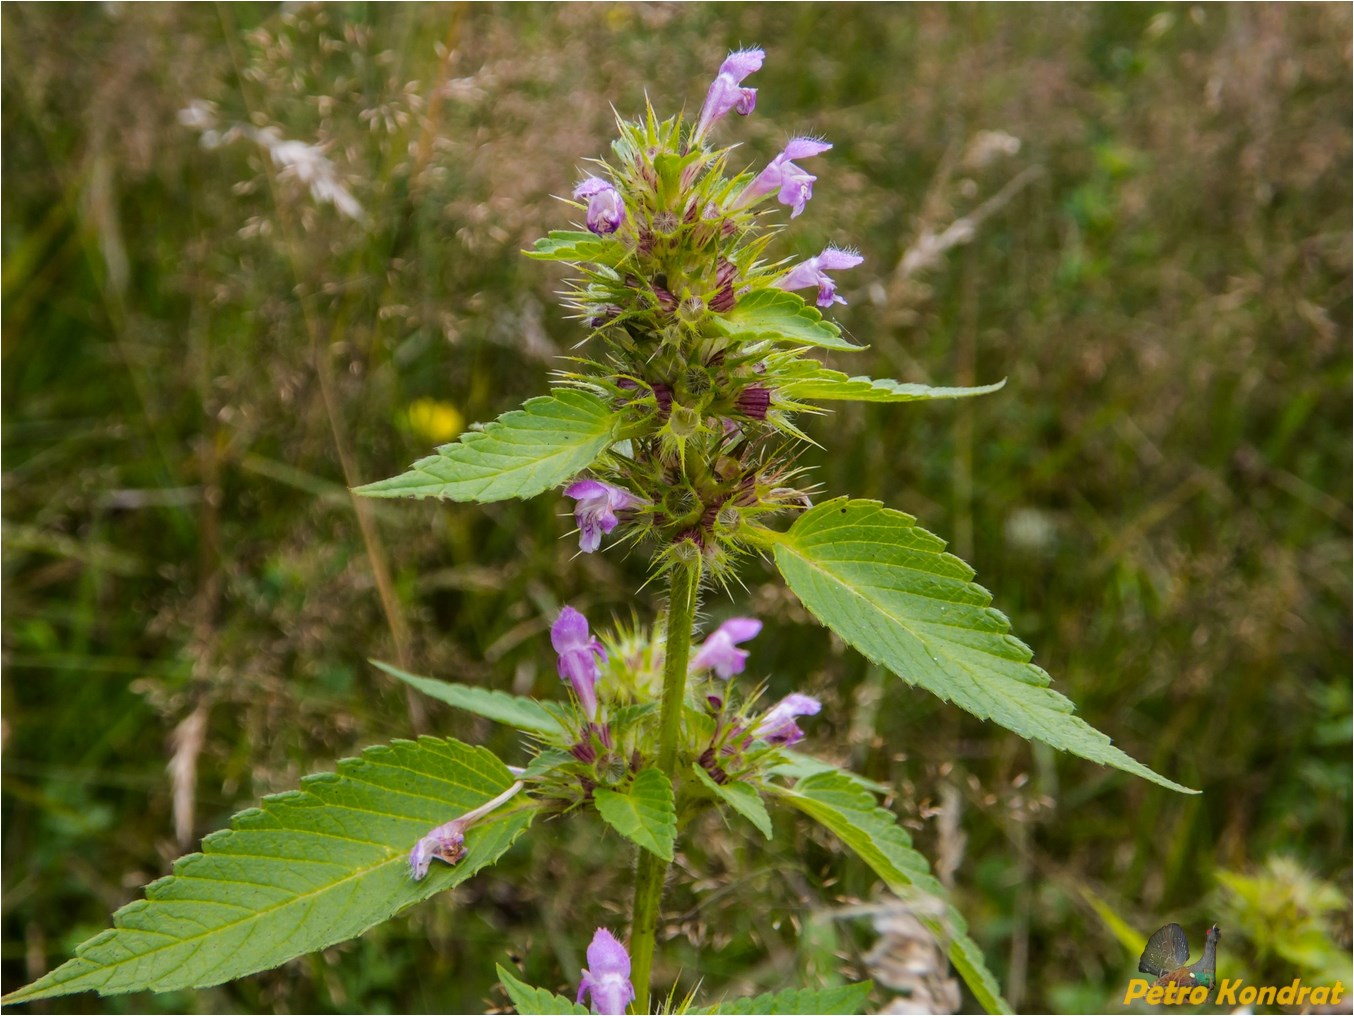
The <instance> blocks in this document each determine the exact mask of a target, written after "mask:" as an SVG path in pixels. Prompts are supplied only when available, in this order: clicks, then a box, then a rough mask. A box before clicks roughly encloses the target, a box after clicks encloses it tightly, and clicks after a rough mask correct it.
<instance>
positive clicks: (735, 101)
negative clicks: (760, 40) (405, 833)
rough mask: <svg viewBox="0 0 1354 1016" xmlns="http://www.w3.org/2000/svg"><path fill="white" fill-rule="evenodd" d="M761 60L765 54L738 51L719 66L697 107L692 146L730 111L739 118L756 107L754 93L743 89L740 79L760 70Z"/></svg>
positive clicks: (755, 90) (758, 50)
mask: <svg viewBox="0 0 1354 1016" xmlns="http://www.w3.org/2000/svg"><path fill="white" fill-rule="evenodd" d="M765 58H766V54H765V53H763V52H762V51H761V50H760V49H740V50H738V51H736V52H733V53H730V54H729V55H728V57H727V58H726V59H725V61H724V62H723V63H722V64H720V67H719V74H717V75H716V76H715V80H714V81H712V82H710V90H709V91H708V92H706V93H705V105H704V106H702V107H701V115H700V119H699V120H698V121H696V130H695V133H693V134H692V135H691V143H692V144H695V143H696V142H698V141H700V139H701V138H703V137H704V136H705V132H706V131H707V130H709V129H710V126H711V125H712V124H713V123H714V122H715V121H716V120H719V119H721V118H722V117H724V116H726V115H728V113H729V111H730V110H736V111H737V112H738V113H740V114H741V115H743V116H747V115H748V114H749V113H751V112H752V110H753V109H754V108H755V107H756V105H757V89H755V88H743V87H742V84H743V79H744V78H745V77H747V76H748V75H749V74H751V73H752V72H753V71H758V70H761V67H762V60H764V59H765Z"/></svg>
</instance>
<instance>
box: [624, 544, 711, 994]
mask: <svg viewBox="0 0 1354 1016" xmlns="http://www.w3.org/2000/svg"><path fill="white" fill-rule="evenodd" d="M700 573H701V566H700V557H699V555H697V557H696V560H695V561H694V562H693V563H691V564H685V563H678V564H676V565H674V566H673V569H672V579H671V585H670V587H669V594H668V623H667V631H666V633H665V635H664V648H663V699H662V706H661V711H660V712H659V719H658V768H659V769H660V770H661V771H662V772H663V775H665V776H667V777H668V779H672V775H673V769H674V767H675V764H676V759H677V733H678V731H679V730H680V728H681V724H682V705H683V701H684V700H685V698H686V671H687V667H688V665H689V663H690V657H691V633H692V630H693V629H694V628H695V626H696V593H697V590H698V589H699V587H700ZM667 876H668V862H667V861H664V860H663V859H662V858H660V857H657V856H655V855H654V854H651V853H649V851H647V850H644V849H640V851H639V861H638V863H637V864H636V866H635V909H634V917H633V919H632V921H631V925H630V960H631V975H632V976H631V980H632V981H633V982H634V985H635V1003H634V1007H633V1009H634V1011H635V1012H637V1013H647V1012H649V975H650V974H651V973H652V971H653V951H654V941H655V939H656V937H657V935H658V905H659V903H660V902H661V901H662V899H663V883H664V882H665V881H666V880H667Z"/></svg>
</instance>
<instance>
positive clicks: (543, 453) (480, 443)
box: [354, 389, 620, 501]
mask: <svg viewBox="0 0 1354 1016" xmlns="http://www.w3.org/2000/svg"><path fill="white" fill-rule="evenodd" d="M619 422H620V416H619V414H617V413H615V412H612V410H611V409H609V408H608V407H607V405H606V403H604V402H603V401H602V400H601V399H599V398H598V397H597V396H596V395H593V394H591V393H589V392H581V391H577V390H574V389H562V390H560V391H557V392H556V393H555V394H554V395H543V396H541V397H539V398H535V399H530V400H528V401H527V403H526V404H525V405H524V406H523V407H522V408H521V409H514V410H513V411H512V412H511V413H504V414H503V415H502V416H500V417H499V418H498V419H497V420H495V421H494V422H493V423H491V424H488V425H487V426H486V427H485V428H484V429H483V430H472V431H468V432H467V433H465V434H462V435H461V437H460V438H459V439H458V440H456V441H453V442H452V443H451V444H449V445H443V446H442V447H441V448H439V449H438V450H437V451H436V453H435V454H432V455H429V456H428V457H427V458H423V459H419V460H418V461H417V462H415V463H414V464H413V466H411V467H410V469H409V471H408V472H407V473H401V474H400V475H399V476H394V477H391V478H390V479H389V480H380V481H378V482H376V483H369V484H367V485H366V486H364V487H357V488H354V489H355V491H356V493H358V494H363V495H365V496H367V497H442V498H448V499H450V500H452V501H502V500H504V499H505V498H510V497H521V498H527V497H534V496H535V495H537V494H539V493H541V492H542V491H544V490H549V489H550V488H551V487H554V486H557V485H558V484H561V483H563V482H564V481H565V480H568V479H570V478H571V477H573V476H576V475H577V474H578V473H579V472H581V471H582V470H584V469H586V468H587V467H588V466H590V465H592V463H593V461H594V460H595V459H596V458H597V456H599V455H601V454H602V452H604V451H606V448H607V445H609V444H610V443H611V442H612V440H614V438H615V432H616V427H617V424H618V423H619Z"/></svg>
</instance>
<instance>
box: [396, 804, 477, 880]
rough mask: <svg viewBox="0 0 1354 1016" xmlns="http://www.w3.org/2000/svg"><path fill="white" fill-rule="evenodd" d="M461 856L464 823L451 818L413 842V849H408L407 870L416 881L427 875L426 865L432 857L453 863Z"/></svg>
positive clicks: (463, 844) (462, 851) (431, 860)
mask: <svg viewBox="0 0 1354 1016" xmlns="http://www.w3.org/2000/svg"><path fill="white" fill-rule="evenodd" d="M463 856H465V823H463V822H462V821H461V820H460V819H452V820H451V821H450V822H447V823H446V824H444V825H440V826H438V827H437V828H436V829H434V830H433V831H432V832H430V833H428V835H426V836H424V837H423V838H421V839H420V840H419V841H418V842H417V843H415V844H414V849H413V850H411V851H409V871H410V874H411V875H413V877H414V881H415V882H418V881H421V880H422V879H424V878H426V877H427V875H428V865H430V864H431V863H432V862H433V858H436V859H437V860H439V861H445V862H446V863H447V864H455V863H456V862H457V861H459V860H460V859H461V858H462V857H463Z"/></svg>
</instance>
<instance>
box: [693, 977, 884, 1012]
mask: <svg viewBox="0 0 1354 1016" xmlns="http://www.w3.org/2000/svg"><path fill="white" fill-rule="evenodd" d="M873 987H874V984H873V983H872V982H871V981H861V982H860V983H859V984H843V985H840V986H839V987H836V988H788V989H786V990H785V991H777V992H774V993H772V992H768V993H767V994H765V995H758V996H757V997H756V998H735V999H732V1000H730V1001H727V1002H720V1003H719V1005H716V1006H711V1007H710V1008H709V1009H703V1010H701V1011H702V1012H707V1013H711V1014H714V1013H729V1014H746V1016H756V1014H758V1013H762V1014H766V1016H792V1014H793V1016H798V1014H803V1016H813V1014H815V1013H821V1014H822V1016H852V1014H854V1013H858V1012H860V1011H861V1009H863V1008H864V1007H865V1000H866V999H867V998H869V996H870V989H871V988H873Z"/></svg>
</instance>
